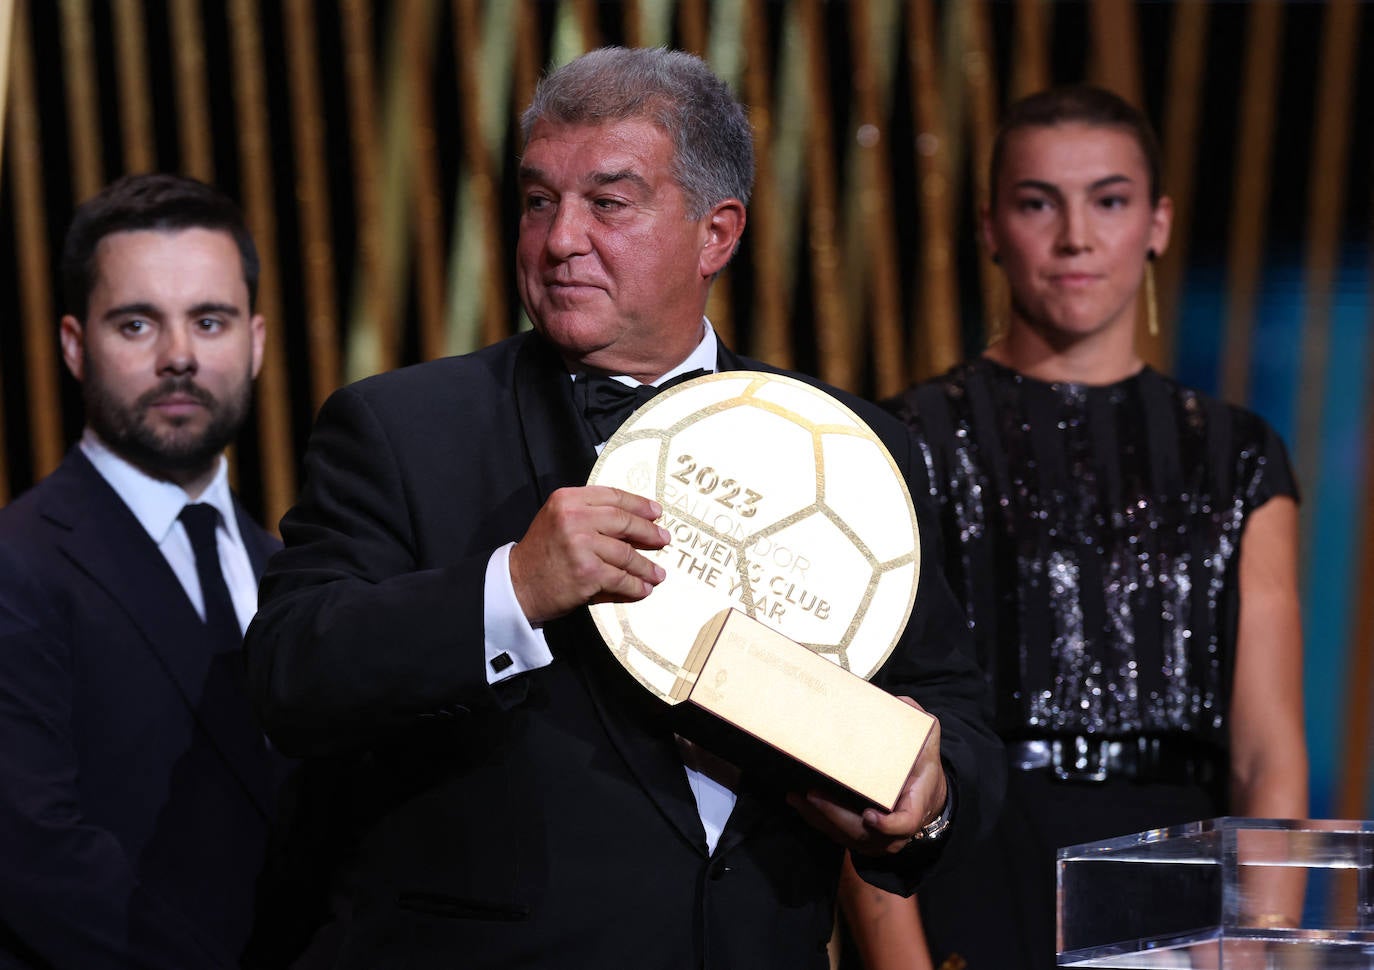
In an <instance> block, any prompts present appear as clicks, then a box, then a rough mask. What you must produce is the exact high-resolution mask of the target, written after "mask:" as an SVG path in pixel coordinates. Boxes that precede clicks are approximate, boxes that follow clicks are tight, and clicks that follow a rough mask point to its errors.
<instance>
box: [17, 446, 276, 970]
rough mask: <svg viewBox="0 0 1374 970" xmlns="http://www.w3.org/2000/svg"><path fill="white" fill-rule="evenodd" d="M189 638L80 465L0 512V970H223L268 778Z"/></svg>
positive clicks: (139, 550)
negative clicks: (19, 969)
mask: <svg viewBox="0 0 1374 970" xmlns="http://www.w3.org/2000/svg"><path fill="white" fill-rule="evenodd" d="M238 524H239V531H240V532H241V533H242V535H243V540H244V544H245V546H246V547H247V549H248V553H249V557H250V559H251V560H252V561H253V565H254V569H255V570H257V571H258V572H259V573H260V572H261V569H262V567H263V565H264V564H265V563H266V560H267V557H268V555H269V554H270V553H271V552H272V551H273V549H274V548H275V547H276V546H277V545H278V543H276V540H275V539H273V538H272V537H271V536H269V535H268V534H267V533H266V532H264V531H263V530H262V529H261V528H259V527H258V526H257V525H255V524H254V523H253V522H252V521H251V520H250V519H249V518H248V517H247V516H246V515H245V514H244V513H243V512H242V511H241V510H240V512H239V516H238ZM204 630H205V626H204V624H203V623H202V622H201V620H200V617H199V616H198V615H197V613H196V611H195V608H194V607H193V606H192V605H191V601H190V600H189V599H188V598H187V596H186V593H185V591H184V590H183V589H182V587H181V585H180V583H179V582H178V581H177V578H176V575H175V574H174V573H173V572H172V569H171V567H170V566H168V565H167V561H166V559H165V558H164V557H163V556H162V554H161V552H159V550H158V548H157V546H156V544H154V542H153V541H152V539H150V538H149V537H148V534H147V532H145V531H144V530H143V528H142V526H140V525H139V523H138V520H137V519H135V518H134V516H133V513H131V512H130V511H129V509H128V507H127V506H126V505H124V503H123V502H122V501H121V500H120V499H119V497H118V495H116V493H115V492H114V490H113V489H111V488H110V486H109V485H108V484H107V483H106V482H105V480H104V479H103V478H101V477H100V474H99V473H98V472H97V471H96V470H95V468H94V467H93V466H92V465H91V464H90V462H89V461H88V460H87V459H86V457H85V456H84V455H83V454H82V453H81V451H80V449H78V448H73V449H72V450H71V452H70V453H69V454H68V455H67V457H66V459H65V461H63V463H62V465H61V466H60V467H59V468H58V469H57V470H56V471H55V472H53V474H52V475H50V476H48V478H46V479H44V480H43V481H42V482H41V483H40V484H38V485H37V486H35V487H34V488H33V489H31V490H30V491H29V492H27V493H26V494H25V495H23V496H21V497H20V498H18V499H17V500H15V501H14V502H13V503H11V504H10V505H9V506H8V507H6V508H4V509H0V966H4V967H44V968H47V967H58V968H81V970H104V968H115V967H119V968H126V967H135V966H136V967H141V968H168V970H171V968H177V970H187V968H202V967H204V968H221V967H232V966H237V964H238V958H239V953H240V950H241V949H242V947H243V944H244V941H245V939H246V937H247V934H248V928H249V923H250V921H251V907H252V899H253V884H254V880H255V878H256V877H257V874H258V871H259V868H260V866H261V863H262V851H263V845H264V842H265V839H266V835H267V827H268V818H269V809H270V804H271V800H272V798H273V791H272V788H273V785H274V783H275V774H276V771H277V769H276V768H275V767H274V766H273V765H272V763H271V756H270V755H269V752H268V751H267V750H266V747H265V745H264V743H263V738H262V734H261V732H260V731H259V730H258V729H256V728H255V727H254V725H253V724H252V719H251V709H250V708H249V706H248V701H247V698H246V696H245V695H244V692H243V683H242V682H243V671H242V656H241V655H240V654H238V653H234V654H220V655H218V656H215V655H212V653H211V651H210V650H209V649H208V648H207V647H206V646H205V645H204V643H203V640H204V636H205V633H204ZM236 666H237V668H238V669H237V670H235V667H236Z"/></svg>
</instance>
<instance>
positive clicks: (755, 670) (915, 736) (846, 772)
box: [673, 609, 935, 810]
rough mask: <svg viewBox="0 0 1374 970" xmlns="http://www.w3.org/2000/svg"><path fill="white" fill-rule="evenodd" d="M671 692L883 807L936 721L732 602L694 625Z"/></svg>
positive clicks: (893, 800)
mask: <svg viewBox="0 0 1374 970" xmlns="http://www.w3.org/2000/svg"><path fill="white" fill-rule="evenodd" d="M688 665H689V666H691V667H692V668H693V669H694V670H696V671H697V672H696V676H695V678H693V679H690V680H689V679H688V678H687V677H684V678H683V679H682V680H680V681H679V682H678V684H677V685H676V686H675V687H674V690H673V694H674V696H675V697H678V698H681V699H684V700H687V701H690V702H691V703H692V704H694V705H695V706H697V707H699V708H701V709H702V710H704V711H707V712H708V713H710V714H712V715H714V716H715V717H718V718H720V719H721V720H723V721H726V722H728V723H729V724H732V725H734V726H735V727H736V728H738V729H740V730H741V731H744V732H745V733H747V734H749V735H751V736H753V737H755V738H757V739H759V740H760V741H762V742H764V743H765V744H767V745H768V746H769V747H771V748H772V749H773V750H775V751H780V752H782V753H783V754H785V755H787V756H788V757H789V758H791V759H793V760H794V761H796V762H799V763H800V764H802V765H805V766H806V767H807V768H809V769H810V770H811V771H813V772H816V773H817V774H820V775H823V776H825V777H826V778H829V779H830V780H832V781H835V782H838V783H840V784H841V785H843V786H844V787H845V788H848V789H849V790H850V791H852V792H855V793H856V794H858V795H860V796H862V797H863V798H865V799H867V800H868V801H870V802H872V803H873V804H875V805H878V806H881V807H882V808H885V809H888V810H891V809H892V808H893V806H895V805H896V803H897V799H898V798H899V797H901V794H902V789H903V787H904V786H905V785H906V780H907V775H908V773H909V772H910V770H911V766H912V765H913V764H915V762H916V758H917V757H918V756H919V755H920V753H921V748H923V747H924V746H925V743H926V740H927V739H928V738H929V737H930V731H931V728H932V727H934V725H935V719H934V718H933V717H931V716H930V715H929V714H927V713H925V712H924V711H920V710H917V709H916V708H914V707H911V706H910V705H908V704H905V703H903V702H902V701H900V700H898V699H897V698H895V697H893V696H892V695H890V694H888V693H886V692H884V691H882V690H880V689H878V688H877V687H875V686H873V685H872V684H870V683H868V682H867V681H865V680H862V679H860V678H858V677H856V676H854V675H853V674H851V673H848V672H847V671H844V670H841V669H840V668H839V667H837V666H836V665H835V664H832V663H828V662H827V661H826V660H825V659H824V658H822V657H821V656H819V655H817V654H815V653H812V652H811V651H809V650H806V649H805V648H803V647H801V646H798V645H797V644H796V643H795V642H793V641H792V640H789V639H788V638H787V637H785V636H783V635H782V634H781V633H778V632H776V631H774V630H773V629H771V628H770V627H768V626H766V625H764V624H763V623H760V622H759V621H757V620H751V619H749V617H747V616H745V615H744V614H742V613H740V612H739V611H738V610H735V609H729V610H723V611H722V612H721V613H719V614H717V615H716V616H715V617H713V618H712V619H711V620H709V621H708V622H707V623H706V625H705V626H704V627H702V629H701V634H700V636H699V637H698V638H697V645H696V647H695V649H694V650H693V651H692V657H691V658H690V659H689V660H688Z"/></svg>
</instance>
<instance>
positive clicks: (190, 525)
mask: <svg viewBox="0 0 1374 970" xmlns="http://www.w3.org/2000/svg"><path fill="white" fill-rule="evenodd" d="M181 522H182V525H184V526H186V535H187V536H189V537H190V539H191V549H192V551H193V552H195V554H196V575H197V576H198V577H199V578H200V594H201V598H202V599H203V600H204V601H205V625H206V627H207V628H208V629H209V630H210V637H211V643H212V645H213V650H214V651H215V652H216V653H221V652H228V651H233V650H238V649H239V646H240V645H241V643H242V641H243V631H242V630H241V629H240V628H239V621H238V615H237V614H236V613H235V612H234V600H233V598H232V597H231V596H230V595H229V587H228V586H227V585H225V582H224V570H223V569H221V568H220V562H219V543H218V542H217V541H216V540H215V526H216V525H217V524H218V523H219V511H218V510H217V509H216V508H215V507H214V506H213V505H206V504H204V503H196V504H193V505H188V506H186V507H185V508H183V509H182V510H181Z"/></svg>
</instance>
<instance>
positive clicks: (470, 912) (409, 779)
mask: <svg viewBox="0 0 1374 970" xmlns="http://www.w3.org/2000/svg"><path fill="white" fill-rule="evenodd" d="M524 134H525V150H524V154H523V155H522V157H521V163H520V195H521V200H522V216H521V221H520V236H519V243H518V247H517V254H516V265H517V275H518V280H519V288H520V293H521V297H522V299H523V302H524V305H525V309H526V311H527V312H528V314H529V316H530V319H531V320H532V321H533V322H534V331H533V332H532V333H528V334H523V335H520V336H517V337H514V338H512V339H509V340H506V341H504V342H502V343H499V344H496V345H494V346H492V347H489V348H487V349H485V350H483V351H480V352H478V353H475V354H471V355H469V356H466V357H460V358H454V359H449V360H441V361H436V362H433V363H429V364H423V365H420V366H418V367H414V368H410V369H407V370H404V371H400V372H397V373H393V374H387V375H382V376H379V377H376V378H372V379H369V380H366V381H363V382H361V383H359V384H356V385H354V386H352V387H349V388H346V389H344V390H342V391H340V392H338V393H337V394H335V395H334V396H333V397H332V398H331V399H330V400H329V402H328V403H326V405H325V406H324V408H323V409H322V411H321V413H320V416H319V419H318V423H317V425H316V428H315V431H314V434H313V436H312V439H311V444H310V447H309V450H308V454H307V458H306V477H305V485H304V491H303V494H302V496H301V499H300V502H299V504H298V505H297V506H296V507H295V508H294V509H293V510H292V511H291V512H290V513H289V514H288V515H287V517H286V518H285V519H284V520H283V524H282V530H283V535H284V537H285V539H286V544H287V546H286V549H285V550H284V551H283V552H282V553H281V554H280V555H279V556H278V557H276V558H275V559H274V560H273V562H272V564H271V565H270V567H269V569H268V573H267V576H266V577H265V580H264V587H263V605H262V611H261V612H260V613H259V615H258V617H257V619H256V620H255V621H254V623H253V627H252V629H251V630H250V631H249V636H248V641H247V649H248V655H249V667H250V675H251V677H252V680H253V691H254V696H255V699H256V701H257V703H258V704H259V705H260V710H261V712H262V715H263V717H264V719H265V723H266V725H267V726H268V730H269V733H270V734H271V736H272V737H273V739H274V740H275V741H276V742H277V743H278V744H279V745H280V746H281V747H282V748H283V749H285V750H287V751H288V752H290V753H293V754H299V755H306V756H329V757H330V758H331V759H332V761H333V763H335V764H336V765H337V764H339V763H341V762H342V763H345V764H347V766H348V767H347V771H346V776H347V784H348V785H349V787H350V789H351V792H352V794H351V795H350V796H349V797H347V798H341V799H340V800H339V801H338V802H337V803H336V804H340V805H342V804H347V805H348V806H349V817H348V818H347V820H346V821H343V822H342V823H341V824H342V827H343V829H344V830H346V831H348V832H350V833H352V839H353V842H352V847H353V852H354V856H353V862H352V867H351V872H352V879H351V882H350V885H351V898H352V904H351V913H352V916H351V926H350V928H349V930H348V933H347V935H346V938H345V940H344V944H343V950H342V955H341V960H340V965H341V966H344V967H357V968H364V967H368V968H371V967H390V966H407V967H450V966H455V965H462V966H464V967H492V968H495V967H503V968H504V967H514V966H549V967H593V966H595V967H636V968H657V967H662V968H669V967H748V968H751V970H756V968H771V967H776V968H779V970H781V968H787V970H796V968H805V967H813V968H814V967H822V966H824V965H825V963H826V957H825V947H826V941H827V939H828V937H829V936H830V931H831V926H832V921H833V914H834V892H835V883H836V878H837V873H838V871H839V867H840V862H841V858H842V855H843V850H844V849H845V848H848V849H849V850H850V851H851V852H852V853H853V854H854V857H855V859H856V860H857V865H858V868H859V871H860V872H862V873H863V874H864V875H865V877H867V878H870V879H872V880H874V881H875V882H877V883H879V884H881V885H883V886H885V887H887V888H889V889H894V890H900V891H907V892H909V891H911V890H912V889H914V887H915V886H916V884H917V882H918V881H919V880H920V878H921V877H922V875H923V874H924V873H925V872H926V871H928V870H929V869H930V868H932V867H933V866H936V865H938V864H941V863H943V862H947V861H948V859H949V858H953V857H954V856H955V855H956V854H957V845H958V843H960V842H961V841H964V840H966V839H968V838H972V837H973V836H974V834H975V833H976V831H977V830H978V828H979V826H980V820H981V818H983V817H984V816H985V815H986V814H987V812H988V810H989V802H992V801H995V800H996V797H997V790H998V787H999V779H998V775H997V772H998V770H999V769H998V768H997V764H998V759H997V757H996V755H995V752H996V743H995V741H994V740H993V739H992V737H991V735H990V734H989V732H988V729H987V727H986V725H985V723H984V721H983V719H982V716H983V712H982V705H983V689H982V686H981V678H980V677H979V676H978V674H977V672H976V670H975V668H974V666H973V664H972V661H971V659H970V654H969V643H968V639H967V630H966V629H965V626H964V623H963V620H962V618H961V615H960V613H959V611H958V609H957V607H956V606H955V605H954V602H953V600H952V598H951V595H950V593H949V591H948V589H947V587H946V585H945V583H944V580H943V578H942V577H941V575H940V573H939V572H938V570H937V569H935V568H927V569H926V570H925V572H924V573H923V576H922V579H921V584H920V588H919V590H918V593H917V605H916V611H915V618H914V619H913V621H912V623H911V625H910V627H909V628H908V630H907V631H906V633H905V634H904V636H903V638H902V641H901V643H900V645H899V646H898V648H897V650H896V651H895V652H894V654H893V656H892V657H891V659H890V660H889V661H888V663H887V664H886V665H885V667H884V668H883V670H882V671H881V672H880V673H879V675H878V677H877V680H878V682H879V683H881V684H882V685H883V686H884V687H886V688H887V689H889V690H891V691H892V692H893V693H897V694H902V695H909V696H911V697H913V698H914V699H915V700H916V701H918V702H919V703H920V704H921V705H923V706H924V707H925V708H926V709H927V710H928V711H929V712H930V713H932V714H934V715H935V716H936V717H937V718H938V719H939V724H940V727H939V731H938V734H937V736H936V737H935V738H934V739H933V741H932V743H931V744H929V745H928V746H927V748H926V750H925V752H924V753H923V755H922V756H921V758H920V759H919V760H918V761H917V763H916V764H915V765H914V766H913V768H912V771H911V775H910V777H909V779H908V783H907V786H906V788H905V792H904V794H903V796H902V799H901V801H900V802H899V804H898V805H897V807H896V809H895V810H894V811H892V812H881V811H878V810H876V809H872V808H870V809H867V810H865V811H862V812H858V811H854V810H852V809H851V808H850V807H848V806H847V805H846V804H844V803H843V802H842V801H840V800H837V799H832V798H831V797H830V796H828V795H827V794H826V793H825V792H823V791H819V790H818V791H812V792H804V793H803V792H795V793H792V794H790V795H789V796H787V797H786V798H783V797H782V796H781V795H779V794H777V793H776V792H773V791H771V790H770V789H769V786H768V785H767V784H764V783H762V782H763V781H765V780H766V779H757V778H753V777H751V776H750V774H749V773H748V772H747V771H746V772H745V773H744V774H742V775H740V776H739V777H738V778H732V779H728V780H724V781H723V780H722V778H721V777H720V776H719V774H717V773H714V772H712V771H711V770H710V762H711V760H712V759H703V760H701V761H697V760H695V759H690V758H689V760H690V761H691V762H692V763H684V756H683V747H682V746H681V745H680V744H678V743H677V741H676V740H675V737H674V724H673V722H672V719H671V718H670V717H669V716H668V715H667V713H666V712H667V710H668V709H667V708H666V707H665V706H664V705H661V704H659V702H658V701H657V699H655V698H653V697H652V696H650V695H649V694H648V693H647V692H645V691H644V690H643V689H642V688H640V687H639V685H638V684H637V683H636V682H634V681H633V680H632V679H631V678H630V677H629V675H628V674H626V672H625V671H624V670H623V669H621V668H620V667H619V666H618V664H617V663H616V661H615V660H614V658H613V657H612V656H611V654H610V652H609V651H608V650H607V648H606V647H605V646H604V644H602V643H601V642H600V640H599V638H598V636H597V634H596V632H595V630H594V628H593V627H592V625H591V623H590V620H589V617H588V613H587V610H586V606H587V605H588V604H589V603H592V602H597V601H604V600H637V599H641V598H644V597H652V596H653V590H654V586H655V585H656V584H657V583H658V582H661V581H662V579H663V577H664V574H663V571H662V569H661V568H660V567H659V566H658V565H656V564H655V563H654V562H653V561H652V560H651V559H650V558H649V557H647V556H645V555H644V554H643V553H644V552H645V551H646V550H652V549H658V548H662V547H663V546H664V545H665V544H667V542H668V539H669V537H668V535H667V533H666V532H665V531H664V530H662V529H661V528H660V527H659V526H658V525H657V524H656V523H655V518H656V517H657V516H658V515H659V514H660V512H661V511H662V510H661V509H660V507H659V506H658V505H657V504H656V503H655V502H652V501H650V500H649V499H646V498H644V497H641V496H637V495H632V494H629V493H626V492H623V491H619V490H616V489H611V488H604V487H588V486H586V485H585V482H586V480H587V475H588V472H589V470H590V468H591V465H592V462H593V460H594V459H595V456H596V449H597V448H598V447H599V446H600V445H601V444H602V443H604V441H605V438H606V436H607V435H608V434H609V428H608V427H607V426H606V425H605V424H604V423H603V421H602V419H603V418H604V417H605V414H604V410H605V409H604V407H600V408H598V409H596V410H597V413H596V414H594V415H585V414H584V413H583V411H582V409H581V408H580V406H579V404H580V403H586V402H588V401H591V402H601V404H602V405H604V402H605V401H606V399H607V397H608V391H609V392H614V390H615V389H614V388H613V387H609V385H608V384H607V383H606V382H607V381H610V382H612V383H614V384H617V385H626V386H630V387H633V386H635V385H644V384H649V385H660V384H663V383H666V382H668V381H671V380H672V379H674V378H675V377H677V376H680V375H681V374H684V373H687V372H691V371H694V370H697V369H705V370H728V369H739V368H750V369H766V368H765V365H763V364H760V363H758V362H755V361H749V360H745V359H743V358H741V357H739V356H737V355H736V354H734V353H732V352H731V351H730V350H729V349H727V348H726V347H725V346H724V345H723V344H721V343H720V342H719V341H718V340H717V338H716V335H715V333H714V331H713V330H712V329H711V327H710V325H709V323H707V322H706V321H705V319H704V317H703V313H704V310H705V306H706V298H707V294H708V292H709V289H710V286H711V282H712V280H713V278H714V277H715V276H716V274H717V273H719V272H720V271H721V269H723V268H724V267H725V265H726V263H727V262H728V261H729V260H730V258H731V255H732V254H733V253H734V251H735V248H736V246H737V245H738V243H739V240H740V236H741V233H742V232H743V230H744V224H745V213H746V203H747V200H748V196H749V191H750V188H751V184H752V179H753V155H752V142H751V133H750V130H749V126H748V123H747V121H746V119H745V115H744V111H743V109H742V108H741V106H740V105H739V104H738V103H737V102H736V101H735V100H734V98H733V97H732V96H731V95H730V93H729V91H728V89H727V88H726V87H725V85H724V84H722V83H721V82H720V81H719V79H717V78H716V77H715V76H714V75H713V74H711V72H710V71H709V69H707V68H706V66H705V65H704V64H703V63H702V62H701V61H699V60H698V59H696V58H694V57H691V56H689V55H686V54H681V53H676V52H669V51H664V50H624V49H617V48H612V49H603V50H599V51H594V52H592V53H590V54H587V55H585V56H583V57H581V58H579V59H577V60H575V61H573V62H572V63H570V64H569V65H567V66H565V67H563V68H561V69H559V70H558V71H555V72H554V73H552V74H551V75H550V76H548V77H546V78H545V79H544V80H543V81H542V82H541V84H540V86H539V88H538V91H537V93H536V94H535V97H534V101H533V104H532V105H531V106H530V108H529V110H528V111H527V112H526V114H525V116H524ZM834 393H836V394H837V395H838V396H840V397H841V398H842V399H843V400H844V401H845V403H847V404H848V405H849V406H850V407H852V408H854V409H855V410H856V411H858V412H859V413H860V414H862V415H863V416H864V418H865V419H867V420H868V421H869V422H870V423H871V424H872V426H873V427H874V429H875V430H876V431H877V432H878V434H879V435H881V436H882V438H883V440H884V441H885V443H886V444H887V446H888V448H889V449H890V450H891V451H892V452H893V454H894V455H895V456H896V459H897V461H898V462H899V464H901V465H902V467H903V468H904V469H907V470H911V469H912V464H911V461H912V448H911V445H910V441H909V438H908V437H907V435H906V433H905V431H904V430H902V428H900V427H899V426H898V425H897V424H895V423H894V422H893V421H891V420H890V419H888V418H887V417H886V416H884V415H883V414H882V413H881V412H879V411H878V410H876V409H875V408H873V407H871V406H868V405H866V404H864V403H862V402H860V401H857V400H855V399H853V398H851V397H848V396H844V395H839V392H834ZM925 534H926V535H927V536H932V537H933V536H935V535H936V534H937V530H935V529H933V528H928V529H926V530H925ZM922 561H923V562H924V563H928V564H929V563H936V562H938V561H939V558H938V556H937V555H935V554H934V550H933V549H931V548H930V546H929V545H927V546H926V548H925V549H924V550H923V556H922ZM336 821H337V820H336ZM946 823H948V824H946ZM923 836H924V837H923Z"/></svg>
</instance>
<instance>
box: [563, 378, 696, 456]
mask: <svg viewBox="0 0 1374 970" xmlns="http://www.w3.org/2000/svg"><path fill="white" fill-rule="evenodd" d="M709 373H711V372H710V371H708V370H704V369H698V370H689V371H688V372H687V373H685V374H679V375H678V376H677V377H674V378H673V379H672V380H669V381H664V382H663V383H662V384H660V385H659V386H658V387H655V386H654V385H652V384H639V385H636V386H631V385H629V384H622V383H621V382H620V381H618V380H615V379H614V378H611V377H600V376H593V375H583V376H581V377H579V378H578V379H577V380H576V381H574V382H573V397H574V399H575V400H576V401H577V406H578V407H579V408H580V409H581V410H582V414H583V415H584V416H585V417H586V418H587V423H588V424H590V425H591V426H592V430H593V431H595V432H596V435H597V439H596V440H597V443H598V444H600V443H601V442H603V441H607V440H609V439H610V437H611V435H613V434H615V432H616V429H618V428H619V427H620V426H621V425H622V424H624V423H625V419H626V418H628V417H629V416H630V415H631V414H633V413H634V411H635V409H636V408H639V407H641V406H643V405H644V404H647V403H648V402H649V401H650V400H651V399H652V398H654V397H655V396H656V395H658V394H660V393H662V392H663V391H666V390H668V388H670V387H673V386H675V385H677V384H681V383H682V382H683V381H690V380H691V379H692V378H694V377H701V376H703V375H705V374H709Z"/></svg>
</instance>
